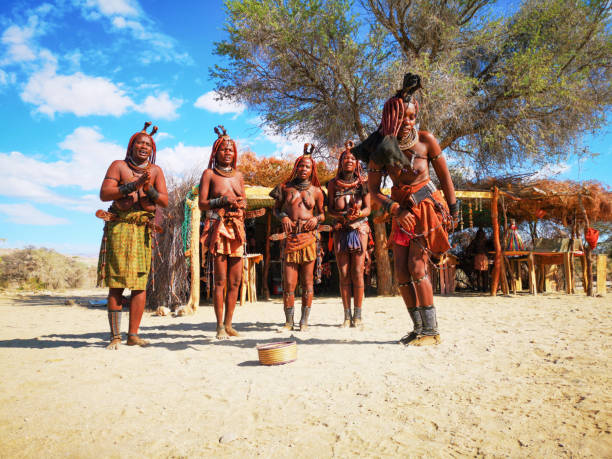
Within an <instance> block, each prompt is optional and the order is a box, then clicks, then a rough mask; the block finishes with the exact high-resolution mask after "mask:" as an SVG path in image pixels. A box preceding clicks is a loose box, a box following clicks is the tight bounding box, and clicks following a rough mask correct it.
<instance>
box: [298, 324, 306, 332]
mask: <svg viewBox="0 0 612 459" xmlns="http://www.w3.org/2000/svg"><path fill="white" fill-rule="evenodd" d="M306 330H308V324H300V331H306Z"/></svg>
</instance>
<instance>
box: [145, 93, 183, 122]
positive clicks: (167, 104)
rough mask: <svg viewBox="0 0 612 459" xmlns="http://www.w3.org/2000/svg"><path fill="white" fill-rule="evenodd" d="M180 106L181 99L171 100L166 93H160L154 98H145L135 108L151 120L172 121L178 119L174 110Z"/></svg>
mask: <svg viewBox="0 0 612 459" xmlns="http://www.w3.org/2000/svg"><path fill="white" fill-rule="evenodd" d="M182 104H183V101H182V100H181V99H172V98H171V97H170V96H169V95H168V93H167V92H161V93H159V94H157V95H156V96H147V98H146V99H145V100H144V102H143V103H142V104H140V105H138V106H137V107H135V108H136V109H137V110H138V111H140V112H142V113H146V114H147V115H151V116H152V117H153V118H158V119H167V120H172V119H176V118H177V117H178V114H177V113H176V110H177V108H179V107H180V106H181V105H182Z"/></svg>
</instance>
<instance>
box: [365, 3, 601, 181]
mask: <svg viewBox="0 0 612 459" xmlns="http://www.w3.org/2000/svg"><path fill="white" fill-rule="evenodd" d="M494 3H495V2H493V1H491V0H429V1H411V0H365V1H364V6H365V7H367V8H368V9H369V10H370V11H371V12H372V13H373V14H374V16H375V18H376V20H377V21H378V23H379V24H382V25H383V26H384V27H385V28H386V29H387V31H388V33H389V34H390V36H392V37H393V40H392V47H393V48H394V54H395V55H396V56H397V57H398V60H397V61H396V66H395V69H396V71H395V74H396V76H395V78H396V79H397V78H399V76H400V75H401V74H402V73H403V72H404V71H405V70H406V69H410V70H411V71H412V72H415V73H419V74H421V75H422V77H423V80H424V89H423V91H422V92H421V97H422V107H423V110H422V112H421V113H420V114H419V117H420V122H421V128H422V129H426V130H429V131H431V132H433V133H434V134H435V135H436V137H437V138H438V139H439V142H440V146H441V147H442V149H445V148H450V149H451V150H454V151H455V152H456V153H458V154H459V156H461V157H462V158H463V159H464V160H466V161H468V162H469V163H471V165H472V166H475V168H476V170H477V171H482V172H484V173H489V172H491V171H492V170H494V169H496V168H498V167H500V166H501V167H503V168H504V169H508V168H517V167H518V166H520V165H522V164H523V163H525V162H526V163H528V164H529V165H530V166H531V167H532V168H537V167H539V166H541V165H542V164H546V163H548V164H549V163H551V162H552V163H555V162H558V161H559V160H563V159H566V158H567V157H568V155H570V154H572V153H575V152H576V151H577V150H576V149H577V148H579V147H580V140H581V138H582V136H583V135H584V134H585V133H586V132H589V131H595V130H597V129H598V128H600V127H601V126H602V123H604V122H605V114H606V111H607V110H608V109H609V107H610V103H611V96H612V92H611V89H610V76H611V72H610V70H611V64H610V63H611V60H610V56H612V40H611V38H612V36H611V35H610V6H611V4H612V2H611V1H609V0H607V1H601V0H524V1H523V2H522V3H521V4H520V6H519V7H518V8H517V9H516V11H515V12H513V13H511V14H508V15H506V16H500V15H499V14H497V15H496V16H497V17H495V18H493V19H491V16H492V15H494V14H495V13H496V12H497V10H496V9H494Z"/></svg>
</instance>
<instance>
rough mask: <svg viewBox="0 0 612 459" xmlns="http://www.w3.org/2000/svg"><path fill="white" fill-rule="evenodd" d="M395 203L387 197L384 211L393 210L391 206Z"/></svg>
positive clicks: (383, 204)
mask: <svg viewBox="0 0 612 459" xmlns="http://www.w3.org/2000/svg"><path fill="white" fill-rule="evenodd" d="M394 203H395V201H394V200H393V199H391V198H388V197H386V196H385V198H384V201H383V203H382V206H383V209H384V210H385V212H389V209H391V206H392V205H393V204H394Z"/></svg>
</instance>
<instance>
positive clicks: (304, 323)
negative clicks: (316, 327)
mask: <svg viewBox="0 0 612 459" xmlns="http://www.w3.org/2000/svg"><path fill="white" fill-rule="evenodd" d="M313 294H314V292H313V291H312V290H304V293H303V294H302V318H301V319H300V331H306V330H308V316H309V315H310V306H311V305H312V297H313Z"/></svg>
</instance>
